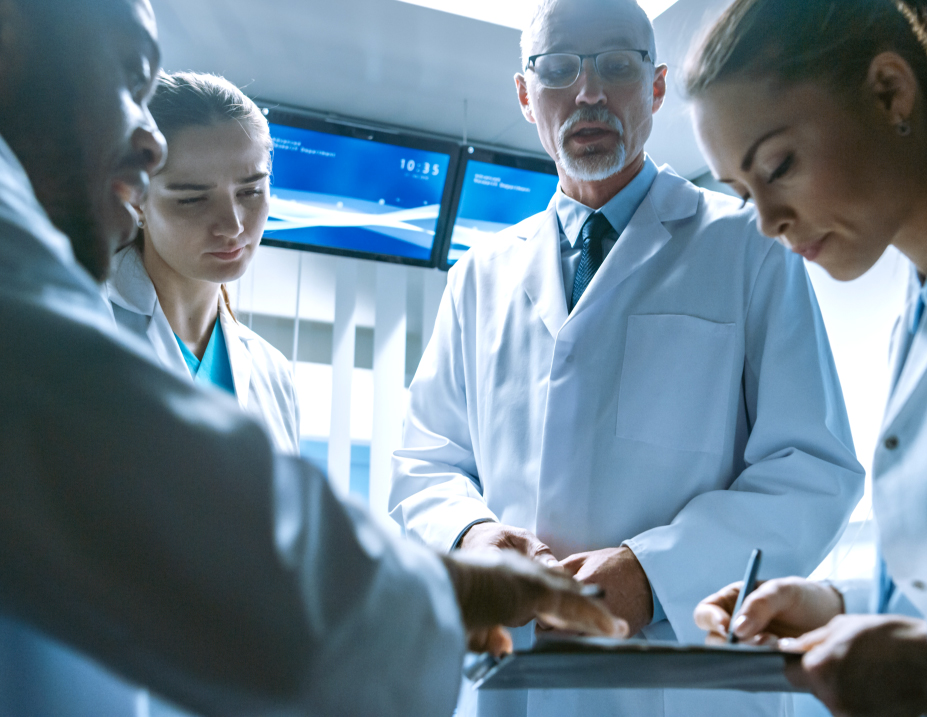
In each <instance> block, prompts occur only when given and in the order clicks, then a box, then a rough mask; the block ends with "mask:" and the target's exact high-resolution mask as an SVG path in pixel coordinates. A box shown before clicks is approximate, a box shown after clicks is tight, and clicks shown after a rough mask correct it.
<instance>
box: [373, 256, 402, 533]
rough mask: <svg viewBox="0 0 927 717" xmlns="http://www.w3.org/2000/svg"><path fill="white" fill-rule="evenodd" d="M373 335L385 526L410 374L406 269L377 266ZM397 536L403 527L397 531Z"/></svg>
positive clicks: (377, 485) (376, 445)
mask: <svg viewBox="0 0 927 717" xmlns="http://www.w3.org/2000/svg"><path fill="white" fill-rule="evenodd" d="M376 296H377V301H376V320H375V324H374V334H373V435H372V437H371V441H370V510H371V512H372V513H373V515H374V516H375V517H377V518H381V519H385V520H381V522H384V523H385V524H387V525H389V524H391V523H392V521H391V520H389V519H388V517H387V504H388V500H389V489H390V458H391V455H392V452H393V450H394V449H396V448H398V447H399V445H400V443H401V441H402V418H403V409H404V398H405V372H406V365H405V364H406V268H405V267H404V266H401V265H398V264H385V263H384V264H378V265H377V294H376ZM394 527H396V530H397V531H398V529H399V528H398V526H395V525H394Z"/></svg>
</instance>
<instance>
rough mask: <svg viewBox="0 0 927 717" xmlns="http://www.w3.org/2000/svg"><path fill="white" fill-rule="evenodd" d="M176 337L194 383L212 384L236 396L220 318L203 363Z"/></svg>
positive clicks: (207, 346) (207, 345) (214, 327)
mask: <svg viewBox="0 0 927 717" xmlns="http://www.w3.org/2000/svg"><path fill="white" fill-rule="evenodd" d="M174 337H175V338H176V339H177V345H178V346H180V352H181V353H182V354H183V359H184V361H186V362H187V368H189V369H190V375H191V376H193V382H194V383H199V384H204V383H205V384H212V385H213V386H218V387H219V388H222V389H225V390H226V391H228V392H229V393H230V394H232V395H233V396H234V395H235V381H234V379H233V378H232V364H231V361H230V360H229V349H228V346H227V345H226V343H225V334H224V333H222V327H221V326H220V325H219V319H218V318H217V319H216V323H215V325H214V326H213V329H212V335H211V336H210V337H209V343H208V344H206V352H205V353H204V354H203V360H202V361H200V359H198V358H197V357H196V356H194V355H193V352H192V351H190V349H188V348H187V345H186V344H185V343H184V342H183V341H181V340H180V337H179V336H177V334H174Z"/></svg>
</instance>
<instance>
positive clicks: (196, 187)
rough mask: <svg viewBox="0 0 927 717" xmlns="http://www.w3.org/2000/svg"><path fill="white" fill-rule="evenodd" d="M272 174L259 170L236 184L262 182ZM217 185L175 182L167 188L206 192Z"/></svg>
mask: <svg viewBox="0 0 927 717" xmlns="http://www.w3.org/2000/svg"><path fill="white" fill-rule="evenodd" d="M268 176H270V175H269V174H268V173H267V172H258V173H257V174H252V175H251V176H250V177H242V178H241V179H239V180H238V181H236V182H235V183H236V184H254V182H260V181H261V180H262V179H264V178H266V177H268ZM216 186H217V185H215V184H194V183H192V182H174V183H171V184H168V185H167V187H166V189H168V190H169V191H171V192H206V191H208V190H210V189H215V188H216Z"/></svg>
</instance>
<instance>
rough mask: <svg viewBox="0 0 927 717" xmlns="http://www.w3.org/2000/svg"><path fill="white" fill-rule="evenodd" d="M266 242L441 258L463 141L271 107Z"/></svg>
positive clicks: (400, 258) (429, 262) (394, 257)
mask: <svg viewBox="0 0 927 717" xmlns="http://www.w3.org/2000/svg"><path fill="white" fill-rule="evenodd" d="M267 114H268V120H269V121H270V133H271V137H272V138H273V142H274V158H273V173H272V176H271V187H270V218H269V220H268V222H267V227H266V229H265V230H264V239H265V241H266V243H268V244H270V245H275V246H284V247H287V248H294V249H305V250H308V251H320V252H324V253H329V254H343V255H348V256H358V257H362V258H367V259H379V260H382V261H395V262H401V263H408V264H418V265H422V266H434V265H436V264H437V261H438V259H439V258H440V256H439V255H440V249H441V247H440V246H437V247H436V246H435V237H436V236H437V237H440V236H443V234H444V231H443V229H444V223H445V221H446V216H447V214H448V212H447V208H448V207H449V205H450V200H451V190H452V188H453V187H452V185H453V181H452V180H453V177H454V176H455V173H456V165H457V154H458V149H457V145H456V144H454V143H452V142H444V141H441V140H434V139H431V138H428V137H417V136H414V135H403V134H396V133H392V132H388V131H382V130H369V129H364V128H357V127H351V126H349V125H344V124H337V123H332V122H327V121H325V120H319V119H315V118H308V117H303V116H300V115H299V114H296V113H289V112H283V111H280V110H269V111H268V112H267Z"/></svg>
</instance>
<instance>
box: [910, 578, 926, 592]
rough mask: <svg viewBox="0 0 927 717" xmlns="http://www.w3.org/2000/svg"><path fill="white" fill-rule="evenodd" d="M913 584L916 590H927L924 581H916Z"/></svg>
mask: <svg viewBox="0 0 927 717" xmlns="http://www.w3.org/2000/svg"><path fill="white" fill-rule="evenodd" d="M911 584H912V585H913V586H914V589H915V590H927V585H924V582H923V581H922V580H915V581H914V582H913V583H911Z"/></svg>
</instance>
